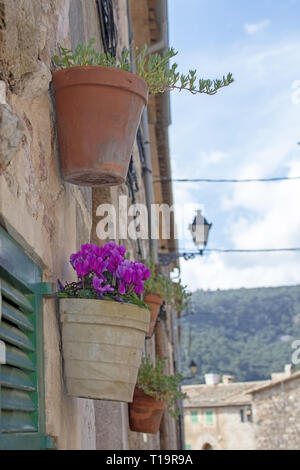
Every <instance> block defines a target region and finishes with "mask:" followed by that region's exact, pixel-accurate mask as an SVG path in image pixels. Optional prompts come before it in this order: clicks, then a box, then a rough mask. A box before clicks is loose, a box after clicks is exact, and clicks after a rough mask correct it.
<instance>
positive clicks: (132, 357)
mask: <svg viewBox="0 0 300 470" xmlns="http://www.w3.org/2000/svg"><path fill="white" fill-rule="evenodd" d="M59 304H60V314H61V320H62V344H63V357H64V375H65V378H66V385H67V392H68V394H69V395H72V396H75V397H84V398H95V399H101V400H114V401H121V402H131V401H132V398H133V393H134V388H135V384H136V379H137V374H138V368H139V366H140V363H141V357H142V351H143V347H144V341H145V334H146V332H147V331H148V328H149V319H150V314H149V310H147V309H146V308H141V307H138V306H137V305H132V304H121V303H119V302H113V301H107V300H94V299H60V300H59Z"/></svg>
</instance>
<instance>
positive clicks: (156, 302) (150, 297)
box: [145, 294, 162, 338]
mask: <svg viewBox="0 0 300 470" xmlns="http://www.w3.org/2000/svg"><path fill="white" fill-rule="evenodd" d="M145 303H146V304H147V305H148V306H149V307H150V326H149V331H148V333H147V335H146V338H151V336H152V335H153V331H154V327H155V323H156V320H157V316H158V314H159V309H160V306H161V304H162V298H161V296H160V295H157V294H146V295H145Z"/></svg>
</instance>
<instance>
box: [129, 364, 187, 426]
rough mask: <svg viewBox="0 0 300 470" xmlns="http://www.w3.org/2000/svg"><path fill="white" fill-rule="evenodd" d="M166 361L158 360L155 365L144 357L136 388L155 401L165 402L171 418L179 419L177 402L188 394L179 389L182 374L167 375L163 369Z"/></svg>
mask: <svg viewBox="0 0 300 470" xmlns="http://www.w3.org/2000/svg"><path fill="white" fill-rule="evenodd" d="M166 359H167V358H164V359H162V360H160V359H158V358H156V361H155V365H153V364H152V363H151V361H150V358H149V357H148V356H145V357H143V359H142V362H141V365H140V368H139V372H138V377H137V382H136V386H137V387H138V388H140V389H141V390H143V392H144V393H145V394H146V395H149V396H151V397H153V398H155V400H159V401H165V402H166V405H167V408H168V410H169V412H170V414H171V416H173V418H176V419H177V418H178V416H179V412H180V411H179V409H178V408H176V400H177V399H180V398H185V397H186V394H185V393H183V392H181V390H180V388H179V384H180V382H181V380H182V379H183V376H182V375H181V374H175V375H165V374H164V372H163V369H164V365H165V362H166Z"/></svg>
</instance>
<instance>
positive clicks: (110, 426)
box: [0, 0, 180, 450]
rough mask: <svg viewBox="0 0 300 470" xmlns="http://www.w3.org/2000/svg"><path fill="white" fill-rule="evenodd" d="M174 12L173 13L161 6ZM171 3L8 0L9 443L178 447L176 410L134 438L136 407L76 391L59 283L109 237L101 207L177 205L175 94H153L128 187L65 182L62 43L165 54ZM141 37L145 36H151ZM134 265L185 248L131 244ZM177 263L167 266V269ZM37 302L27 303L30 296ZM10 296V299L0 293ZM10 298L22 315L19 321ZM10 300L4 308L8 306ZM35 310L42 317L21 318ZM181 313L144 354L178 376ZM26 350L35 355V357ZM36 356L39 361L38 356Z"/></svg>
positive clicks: (3, 367) (4, 266) (4, 99)
mask: <svg viewBox="0 0 300 470" xmlns="http://www.w3.org/2000/svg"><path fill="white" fill-rule="evenodd" d="M162 6H163V8H162ZM166 24H167V10H166V2H165V1H162V2H155V1H154V0H141V1H139V2H138V7H137V2H134V1H125V0H114V1H111V0H99V1H94V0H64V1H61V0H45V1H43V2H41V1H38V0H16V1H15V2H11V1H10V0H1V1H0V278H1V292H2V298H3V302H2V317H1V315H0V320H1V322H0V340H1V341H0V359H1V360H0V363H1V364H0V373H1V377H0V404H1V412H0V418H1V421H0V422H1V426H0V448H1V449H8V448H9V449H21V448H25V449H45V448H49V447H54V448H56V449H108V450H109V449H161V448H162V449H176V448H180V433H179V431H178V424H177V423H176V422H175V421H174V420H173V419H172V418H170V416H169V414H168V413H165V416H164V419H163V422H162V425H161V429H160V432H159V433H157V434H156V435H141V434H140V433H134V432H131V431H130V429H129V425H128V405H127V403H121V402H108V401H102V400H91V399H84V398H74V397H71V396H69V395H68V394H67V391H66V385H65V378H64V369H63V357H62V346H61V323H60V317H59V311H58V305H57V299H56V298H55V296H53V295H52V294H51V292H53V290H54V291H55V289H56V285H57V284H56V283H57V280H58V279H59V280H61V281H62V282H66V281H72V280H75V277H74V272H73V270H72V268H71V266H70V264H69V257H70V254H71V253H74V252H76V251H77V250H78V249H79V248H80V246H81V245H82V244H85V243H88V242H91V243H96V244H103V243H104V242H105V241H107V240H99V238H98V235H97V225H98V223H99V221H100V217H99V216H97V208H98V207H99V205H100V204H104V203H109V204H113V205H114V207H115V208H116V211H118V203H119V197H120V196H126V197H127V198H128V204H132V203H133V204H134V203H142V204H145V205H149V204H151V203H155V202H157V203H160V202H164V203H169V202H170V201H172V188H171V186H170V183H168V184H163V183H161V184H156V185H155V188H156V189H155V191H154V188H153V182H152V167H153V168H154V169H155V174H156V175H157V176H158V178H159V177H160V176H170V155H169V147H168V124H169V118H168V116H169V103H168V97H164V98H162V97H160V98H157V97H151V98H150V100H149V107H148V111H146V112H144V114H143V118H142V121H141V125H140V128H139V131H138V135H137V138H136V141H135V144H134V147H133V150H132V159H131V163H130V167H129V172H128V176H127V181H126V184H123V185H121V186H115V187H95V188H91V187H84V186H77V185H76V186H75V185H72V184H69V183H66V182H65V181H64V180H63V178H62V175H61V171H60V165H59V150H58V141H57V132H56V118H55V105H54V99H53V89H52V70H53V64H52V57H53V55H54V54H56V53H57V44H61V45H62V46H63V47H66V48H72V49H74V48H75V47H76V46H77V44H78V43H85V44H87V43H88V41H89V39H90V38H94V39H95V46H96V47H97V48H98V49H99V50H100V51H105V52H107V51H109V52H110V53H111V54H113V53H115V54H116V55H117V57H119V55H120V53H121V51H122V49H123V47H124V46H127V47H130V46H131V47H133V45H134V44H137V45H139V44H140V43H143V42H145V43H147V44H149V45H151V46H153V47H154V48H155V47H156V49H157V50H158V51H160V50H163V49H164V48H165V47H166V41H163V42H161V41H162V39H163V38H165V37H166ZM141 31H142V32H143V37H141V36H140V35H141ZM118 233H119V232H117V238H116V240H115V241H116V242H117V243H122V244H124V245H125V246H126V248H127V251H128V252H129V254H130V256H131V259H140V260H143V259H146V258H147V257H148V256H149V254H150V252H151V253H152V254H153V253H154V255H155V256H157V254H158V249H159V246H160V248H161V247H163V248H161V249H164V250H165V251H166V252H169V251H171V252H172V251H173V252H174V251H176V244H175V242H174V240H168V241H167V242H165V241H159V242H158V243H156V244H155V243H152V242H151V241H150V243H149V240H142V239H141V240H139V239H138V240H132V239H130V238H128V239H126V240H124V239H120V237H119V236H118ZM172 267H173V266H169V267H168V268H167V272H169V271H170V269H172ZM29 298H30V299H33V300H32V302H31V301H30V302H29V303H28V299H29ZM0 300H1V295H0ZM5 302H6V303H7V302H8V303H10V302H11V304H10V305H13V306H14V309H15V310H14V312H15V314H16V317H13V316H12V317H10V318H9V319H8V315H7V313H3V312H4V308H5V306H4V307H3V305H5ZM0 304H1V302H0ZM23 308H26V309H27V310H28V312H29V314H30V315H32V319H33V320H32V322H31V323H30V322H29V323H28V324H27V320H26V319H25V318H24V317H23V315H22V311H23V310H22V309H23ZM174 315H175V316H176V313H174V312H171V311H170V310H168V311H167V316H166V320H165V321H161V322H160V323H159V324H158V327H157V330H156V333H155V335H154V336H153V337H152V338H151V339H149V340H147V341H146V342H145V346H144V351H145V353H147V354H149V355H150V356H151V357H153V359H154V357H155V355H156V354H160V355H162V354H163V355H165V356H167V357H168V363H167V366H166V367H167V370H166V372H167V373H172V372H174V371H176V367H177V354H178V353H177V352H176V350H177V344H176V328H175V326H174V325H175V323H174ZM24 351H25V352H24ZM27 352H28V355H27Z"/></svg>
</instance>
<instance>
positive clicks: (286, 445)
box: [251, 368, 300, 450]
mask: <svg viewBox="0 0 300 470" xmlns="http://www.w3.org/2000/svg"><path fill="white" fill-rule="evenodd" d="M273 377H274V375H273ZM275 377H276V378H275V380H272V381H271V382H270V383H268V384H265V385H263V386H260V387H257V388H256V389H254V390H252V391H251V395H252V407H253V415H254V421H255V442H256V444H255V446H256V447H255V448H256V449H257V450H277V449H278V450H296V449H297V450H299V449H300V371H299V372H295V373H294V374H292V373H291V371H290V372H289V371H288V369H287V368H286V370H285V375H282V376H281V377H279V378H278V376H277V374H276V376H275Z"/></svg>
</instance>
